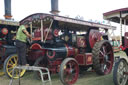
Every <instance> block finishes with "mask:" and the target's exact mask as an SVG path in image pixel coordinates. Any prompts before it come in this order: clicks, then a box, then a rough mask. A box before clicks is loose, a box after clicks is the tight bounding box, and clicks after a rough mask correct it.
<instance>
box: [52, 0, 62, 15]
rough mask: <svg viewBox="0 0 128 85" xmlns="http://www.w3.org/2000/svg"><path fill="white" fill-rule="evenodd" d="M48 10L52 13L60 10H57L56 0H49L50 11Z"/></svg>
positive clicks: (56, 13)
mask: <svg viewBox="0 0 128 85" xmlns="http://www.w3.org/2000/svg"><path fill="white" fill-rule="evenodd" d="M50 12H51V13H52V14H54V15H58V13H59V12H60V11H59V10H58V0H51V11H50Z"/></svg>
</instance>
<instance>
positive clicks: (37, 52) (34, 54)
mask: <svg viewBox="0 0 128 85" xmlns="http://www.w3.org/2000/svg"><path fill="white" fill-rule="evenodd" d="M44 54H45V50H44V49H43V48H42V47H41V46H40V45H39V44H38V43H34V44H33V45H32V46H31V47H30V51H29V52H28V57H27V58H28V60H32V61H35V60H36V59H37V58H38V57H40V56H44Z"/></svg>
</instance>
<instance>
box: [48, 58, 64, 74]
mask: <svg viewBox="0 0 128 85" xmlns="http://www.w3.org/2000/svg"><path fill="white" fill-rule="evenodd" d="M48 62H49V66H50V67H49V70H50V72H52V73H57V72H59V68H60V64H61V63H62V60H59V59H58V60H56V61H48Z"/></svg>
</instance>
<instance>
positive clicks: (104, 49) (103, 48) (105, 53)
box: [103, 46, 106, 54]
mask: <svg viewBox="0 0 128 85" xmlns="http://www.w3.org/2000/svg"><path fill="white" fill-rule="evenodd" d="M103 52H104V54H106V51H105V46H103Z"/></svg>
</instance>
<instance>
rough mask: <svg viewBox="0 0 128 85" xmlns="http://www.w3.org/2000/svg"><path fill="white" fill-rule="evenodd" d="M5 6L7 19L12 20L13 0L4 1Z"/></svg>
mask: <svg viewBox="0 0 128 85" xmlns="http://www.w3.org/2000/svg"><path fill="white" fill-rule="evenodd" d="M4 6H5V15H4V17H5V19H11V17H12V15H11V0H4Z"/></svg>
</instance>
